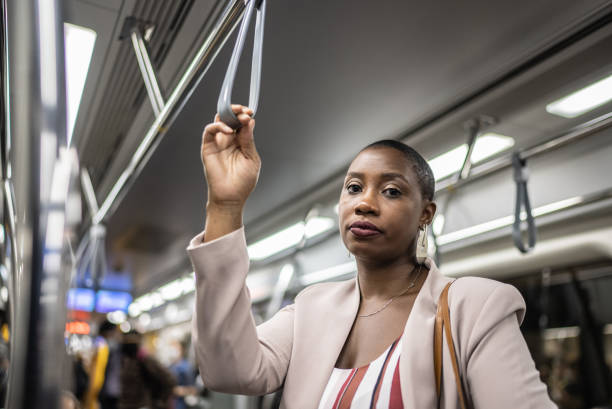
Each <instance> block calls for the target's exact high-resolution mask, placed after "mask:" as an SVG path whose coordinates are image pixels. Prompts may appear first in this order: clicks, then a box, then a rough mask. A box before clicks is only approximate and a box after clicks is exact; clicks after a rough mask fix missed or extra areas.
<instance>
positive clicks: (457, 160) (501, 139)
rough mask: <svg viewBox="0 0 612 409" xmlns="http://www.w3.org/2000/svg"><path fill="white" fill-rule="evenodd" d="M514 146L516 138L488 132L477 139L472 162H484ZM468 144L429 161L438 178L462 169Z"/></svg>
mask: <svg viewBox="0 0 612 409" xmlns="http://www.w3.org/2000/svg"><path fill="white" fill-rule="evenodd" d="M512 146H514V139H513V138H511V137H509V136H505V135H500V134H497V133H492V132H489V133H486V134H483V135H481V136H479V137H478V139H476V145H475V146H474V151H473V152H472V163H478V162H482V161H483V160H485V159H488V158H490V157H491V156H493V155H496V154H498V153H500V152H503V151H505V150H507V149H510V148H511V147H512ZM467 152H468V146H467V144H465V143H464V144H463V145H459V146H457V147H456V148H454V149H451V150H450V151H448V152H446V153H443V154H442V155H439V156H436V157H435V158H433V159H431V160H429V161H428V163H429V166H430V167H431V170H432V171H433V173H434V177H435V178H436V180H440V179H444V178H445V177H447V176H450V175H452V174H454V173H457V172H459V171H460V170H461V166H463V162H464V161H465V155H467Z"/></svg>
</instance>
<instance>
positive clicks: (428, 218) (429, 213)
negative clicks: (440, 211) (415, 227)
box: [419, 200, 438, 226]
mask: <svg viewBox="0 0 612 409" xmlns="http://www.w3.org/2000/svg"><path fill="white" fill-rule="evenodd" d="M437 208H438V206H437V205H436V202H432V201H431V200H428V201H427V202H426V203H425V207H423V211H422V212H421V217H420V218H419V225H420V226H423V225H425V224H427V225H429V224H431V222H432V221H433V219H434V216H435V215H436V209H437Z"/></svg>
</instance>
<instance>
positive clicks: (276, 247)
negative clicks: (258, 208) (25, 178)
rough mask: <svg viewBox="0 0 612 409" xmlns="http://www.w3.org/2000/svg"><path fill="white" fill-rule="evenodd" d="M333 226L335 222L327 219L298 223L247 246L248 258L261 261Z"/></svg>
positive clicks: (315, 218)
mask: <svg viewBox="0 0 612 409" xmlns="http://www.w3.org/2000/svg"><path fill="white" fill-rule="evenodd" d="M334 226H335V222H334V221H333V219H331V218H328V217H313V218H311V219H310V220H308V223H307V224H306V225H304V222H298V223H296V224H294V225H292V226H289V227H287V228H285V229H283V230H281V231H279V232H276V233H274V234H272V235H270V236H268V237H266V238H265V239H262V240H259V241H258V242H255V243H253V244H251V245H250V246H248V248H247V249H248V252H249V258H250V259H251V260H263V259H265V258H267V257H270V256H271V255H273V254H276V253H278V252H281V251H283V250H286V249H288V248H291V247H293V246H295V245H297V244H298V243H299V242H300V241H301V240H302V238H303V237H304V236H305V237H306V238H307V239H309V238H312V237H314V236H317V235H319V234H321V233H324V232H326V231H328V230H331V229H332V228H333V227H334Z"/></svg>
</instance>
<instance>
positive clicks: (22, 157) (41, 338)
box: [7, 0, 76, 409]
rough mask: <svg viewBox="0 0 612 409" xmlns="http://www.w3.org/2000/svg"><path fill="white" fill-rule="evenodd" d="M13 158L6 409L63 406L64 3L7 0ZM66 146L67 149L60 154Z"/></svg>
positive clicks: (68, 157)
mask: <svg viewBox="0 0 612 409" xmlns="http://www.w3.org/2000/svg"><path fill="white" fill-rule="evenodd" d="M7 7H8V38H9V41H8V58H9V68H10V73H9V78H8V84H9V87H10V88H9V98H10V105H9V111H10V117H11V121H10V124H9V126H10V133H11V135H12V136H13V138H12V142H13V151H12V152H11V158H10V160H11V162H12V164H13V169H14V180H13V185H14V188H15V202H16V209H18V213H17V221H16V234H17V242H18V243H19V248H18V249H16V250H17V251H18V259H19V265H18V266H17V268H18V269H19V274H17V276H16V287H17V288H16V291H17V297H16V299H15V300H13V301H14V307H15V308H16V322H13V323H12V328H11V329H12V332H11V366H10V368H9V387H8V405H7V406H8V407H10V408H23V409H30V408H32V409H33V408H43V407H44V408H50V409H56V408H58V407H59V385H60V382H61V381H62V379H61V378H62V377H61V376H58V369H59V368H61V367H62V362H63V359H64V354H63V351H64V339H63V336H64V323H65V314H66V310H65V290H66V285H65V284H66V283H65V281H66V280H65V278H64V277H63V275H62V272H63V271H64V270H65V268H64V267H65V265H64V260H65V258H64V254H63V248H64V233H65V226H66V222H67V217H68V218H69V217H70V215H67V213H66V208H65V204H66V200H65V199H66V195H67V193H68V191H69V188H70V181H71V180H72V179H74V175H75V171H74V166H73V165H74V164H75V163H76V159H75V156H74V152H73V153H72V154H70V153H69V152H67V151H65V148H64V147H65V145H66V102H65V89H66V88H65V79H64V39H63V19H62V14H61V1H59V0H9V1H8V4H7ZM60 149H62V150H63V153H62V156H61V157H59V156H58V155H59V152H60Z"/></svg>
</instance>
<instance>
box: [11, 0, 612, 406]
mask: <svg viewBox="0 0 612 409" xmlns="http://www.w3.org/2000/svg"><path fill="white" fill-rule="evenodd" d="M1 7H2V30H1V36H2V42H1V45H2V54H1V57H0V58H1V64H2V83H1V84H2V85H1V86H2V93H1V104H2V117H1V120H0V139H1V141H0V147H1V150H0V161H1V165H0V168H1V171H0V173H1V176H2V189H1V190H0V196H1V200H2V206H1V207H0V210H1V217H2V225H1V228H0V250H1V254H0V256H1V258H0V281H1V283H0V319H1V323H0V325H1V327H0V399H1V401H0V407H2V408H11V409H26V408H27V409H29V408H37V409H38V408H51V409H56V408H57V409H60V408H61V409H63V408H84V409H97V408H101V409H105V408H110V407H120V408H123V409H130V408H134V409H137V408H141V407H147V408H149V409H154V408H159V409H161V408H175V409H187V408H215V409H226V408H227V409H271V408H277V407H279V402H280V399H281V396H282V390H280V391H277V392H275V393H270V394H267V395H261V396H246V395H234V394H225V393H219V392H215V391H213V390H210V389H209V388H208V387H207V384H206V382H204V381H202V379H201V377H200V376H199V371H200V369H199V368H198V365H197V363H196V358H195V354H194V347H193V345H192V328H193V326H192V317H193V312H194V308H195V307H194V303H195V301H194V300H195V297H196V277H195V273H194V267H193V264H192V263H191V262H190V259H189V257H188V253H187V251H186V248H187V247H188V245H189V243H190V240H191V239H192V238H193V237H194V236H196V235H197V234H198V233H200V232H201V231H202V230H203V229H204V223H205V218H206V204H207V199H208V198H207V183H206V176H205V172H204V171H203V166H202V159H201V156H200V155H201V152H200V148H201V143H202V134H203V131H204V128H205V126H206V125H207V124H209V123H211V122H213V121H214V120H215V119H214V118H215V113H216V112H218V111H222V110H223V109H224V108H225V110H229V111H230V114H231V109H230V105H229V104H230V102H231V103H235V104H242V105H245V106H247V105H248V106H250V107H251V108H253V109H254V110H255V107H257V110H256V111H257V112H256V114H255V118H256V121H257V126H256V128H255V132H254V135H255V143H256V146H257V150H258V152H259V155H260V157H261V163H262V165H261V171H260V174H259V180H258V182H257V187H256V188H255V190H254V191H253V193H252V195H251V196H250V198H249V200H248V202H247V203H246V207H245V208H244V218H243V223H244V229H245V235H246V241H247V245H248V247H247V248H248V258H249V260H250V267H249V273H248V275H247V276H246V285H247V286H248V290H249V293H250V297H251V301H252V313H253V317H254V320H255V322H256V323H258V324H259V323H262V322H264V321H266V320H267V319H269V318H270V317H272V316H273V315H274V314H275V313H276V312H278V311H279V310H280V309H281V308H283V307H285V306H287V305H290V304H292V303H293V301H294V298H295V297H296V295H297V294H298V293H299V292H300V291H301V290H303V289H304V288H306V287H308V286H310V285H313V284H316V283H322V282H332V281H339V280H350V279H354V278H355V276H356V273H357V261H356V259H355V256H353V255H352V254H351V253H350V252H348V251H347V250H346V248H345V247H344V246H343V242H342V240H341V232H340V228H339V220H338V218H339V216H338V203H339V202H338V200H339V196H340V192H341V190H342V188H343V180H344V177H345V174H346V171H347V168H348V166H349V165H350V163H351V161H352V159H353V158H354V157H355V155H357V154H358V153H359V152H360V150H361V149H362V148H363V147H364V146H366V145H368V144H370V143H372V142H374V141H377V140H381V139H392V140H398V141H402V142H404V143H406V144H408V145H410V146H412V147H413V148H414V149H416V150H417V151H418V152H419V153H420V154H421V155H423V157H424V158H425V159H426V160H427V161H428V163H429V165H430V166H431V168H432V170H433V174H434V176H435V182H436V185H435V197H434V200H435V202H436V203H437V212H436V215H435V219H434V220H433V223H432V225H431V226H430V228H429V229H428V230H427V236H428V243H429V246H428V252H429V256H430V257H431V258H432V259H433V260H435V262H436V264H437V266H438V267H439V269H440V271H441V272H442V273H443V275H446V276H448V277H453V278H457V279H460V278H461V277H464V276H478V277H485V278H490V279H494V280H498V281H501V282H504V283H507V284H511V285H512V286H514V287H515V288H516V289H518V291H519V292H520V294H521V295H522V297H523V299H524V301H525V304H526V315H525V318H524V320H523V322H522V325H521V331H522V334H523V336H524V338H525V340H526V343H527V346H528V348H529V352H530V354H531V357H532V359H533V361H534V362H535V366H536V368H537V370H538V371H539V375H540V379H541V380H542V382H543V383H544V384H545V385H546V388H547V391H548V394H549V396H550V398H551V399H552V401H554V403H555V404H556V405H557V406H558V407H559V408H562V409H578V408H610V407H612V373H611V372H612V296H611V295H612V1H609V0H581V1H573V0H556V1H552V0H541V1H524V0H523V1H519V2H510V1H500V0H494V1H484V0H466V1H462V2H451V1H446V2H442V1H433V2H410V1H389V0H387V1H384V0H383V1H366V0H353V1H335V2H330V1H323V0H310V1H280V0H271V1H268V0H263V1H262V0H1ZM264 34H265V35H264ZM230 116H231V115H230ZM385 306H386V305H385ZM383 308H384V307H383ZM198 313H200V312H198ZM201 313H202V314H203V313H205V312H201ZM126 345H128V346H129V347H133V349H130V348H128V347H126ZM132 350H133V351H134V356H137V357H138V358H137V359H138V362H139V364H138V365H140V366H138V368H140V370H136V372H138V373H137V374H136V375H138V376H140V379H141V381H140V383H138V382H136V381H134V382H129V381H128V382H127V383H126V382H124V381H123V380H124V378H125V377H126V376H127V375H124V373H125V372H126V371H129V368H128V369H126V365H122V364H121V363H122V362H124V361H122V360H121V359H122V357H121V356H119V357H118V355H121V354H124V353H126V354H127V352H126V351H132ZM113 351H114V352H113ZM432 356H433V355H432ZM117 359H119V361H116V360H117ZM313 359H316V358H313ZM116 362H120V363H119V364H117V363H116ZM145 363H146V365H145ZM148 365H150V367H149V366H148ZM432 365H433V358H432ZM110 368H113V369H112V370H111V369H110ZM143 368H145V369H143ZM147 368H148V369H147ZM121 371H124V372H121ZM120 373H121V375H120ZM143 374H144V375H143ZM136 375H134V376H136ZM432 387H433V386H432ZM104 393H106V395H104V396H103V394H104ZM129 393H132V394H134V395H138V396H144V395H147V396H148V398H147V402H148V403H146V404H142V403H138V404H135V405H140V406H130V403H129V399H132V398H133V397H132V398H130V397H128V398H125V399H128V403H125V402H124V401H123V400H125V399H124V396H125V395H126V394H128V395H129ZM521 393H522V391H520V390H518V391H516V394H518V395H520V394H521ZM113 394H114V395H113ZM108 396H114V398H113V399H115V400H114V401H113V402H114V403H113V405H117V404H118V405H119V406H109V403H108V402H109V401H108V399H110V398H108ZM134 399H136V398H134ZM117 402H119V403H117ZM122 402H123V403H122ZM317 402H318V401H317ZM290 406H291V405H288V406H287V405H286V404H285V406H284V407H287V408H289V407H290ZM281 407H283V406H282V405H281ZM314 407H316V406H313V408H314ZM346 407H348V406H346ZM378 407H380V406H378ZM385 407H386V406H385ZM500 407H501V406H500ZM334 408H335V407H334ZM291 409H300V408H291ZM414 409H416V408H414ZM419 409H427V408H419ZM487 409H492V408H487Z"/></svg>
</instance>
